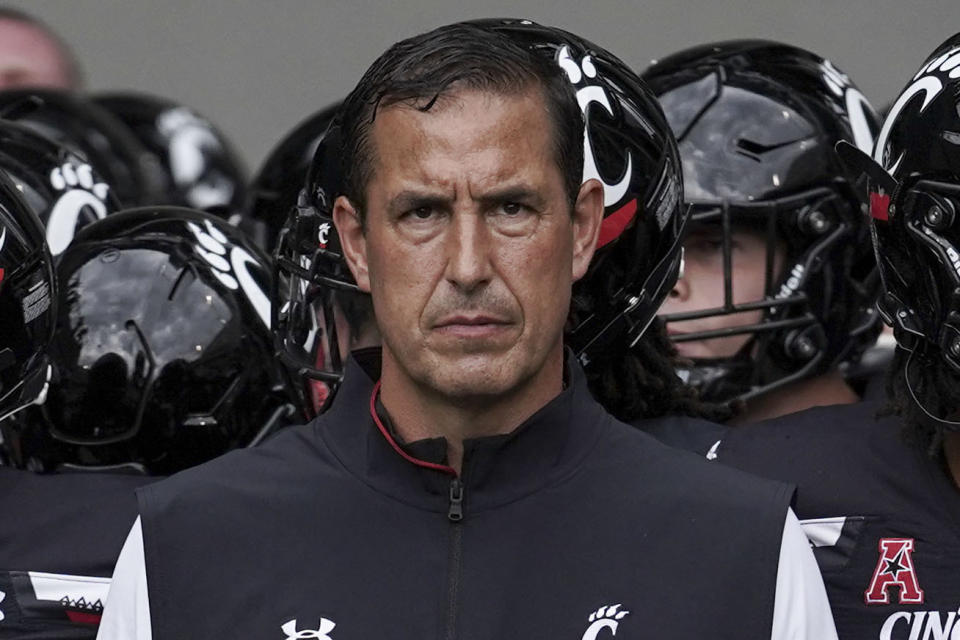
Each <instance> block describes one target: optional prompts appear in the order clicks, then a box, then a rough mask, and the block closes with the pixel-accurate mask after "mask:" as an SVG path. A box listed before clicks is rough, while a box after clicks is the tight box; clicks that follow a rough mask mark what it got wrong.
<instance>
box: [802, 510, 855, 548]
mask: <svg viewBox="0 0 960 640" xmlns="http://www.w3.org/2000/svg"><path fill="white" fill-rule="evenodd" d="M846 523H847V517H846V516H836V517H833V518H815V519H812V520H801V521H800V527H801V528H802V529H803V533H804V534H806V536H807V540H809V541H810V545H811V546H814V547H833V546H836V544H837V542H838V541H839V540H840V535H841V534H842V533H843V526H844V525H845V524H846Z"/></svg>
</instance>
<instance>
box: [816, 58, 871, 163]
mask: <svg viewBox="0 0 960 640" xmlns="http://www.w3.org/2000/svg"><path fill="white" fill-rule="evenodd" d="M821 68H822V70H823V81H824V82H825V83H826V85H827V88H829V89H830V92H831V93H832V94H833V95H835V96H836V97H837V98H839V99H840V100H843V103H844V106H845V109H846V112H847V117H848V118H849V119H850V130H851V132H852V133H853V143H854V144H855V145H857V148H858V149H860V151H863V152H864V153H867V154H869V153H872V152H873V133H872V132H871V131H870V125H869V123H868V122H867V111H868V110H870V103H869V102H867V98H866V97H865V96H864V95H863V94H862V93H860V91H859V90H858V89H857V88H856V87H854V86H853V84H851V83H850V77H849V76H847V74H845V73H843V72H842V71H840V70H839V69H837V68H836V67H835V66H833V63H832V62H830V61H829V60H824V61H823V64H822V65H821Z"/></svg>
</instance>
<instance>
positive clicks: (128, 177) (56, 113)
mask: <svg viewBox="0 0 960 640" xmlns="http://www.w3.org/2000/svg"><path fill="white" fill-rule="evenodd" d="M0 118H5V119H7V120H15V121H16V122H17V123H18V124H21V125H23V126H25V127H28V128H30V129H33V130H34V131H36V132H38V133H40V134H41V135H43V136H46V137H47V138H50V139H51V140H53V141H54V142H56V143H58V144H60V145H61V146H64V147H67V148H69V149H72V150H73V151H74V152H76V153H78V154H79V155H82V156H83V157H84V158H86V160H87V162H88V163H89V164H90V165H91V166H93V168H94V170H95V171H96V173H98V174H100V175H101V176H103V178H104V181H105V182H106V183H107V184H108V185H110V187H111V191H112V192H113V194H114V196H115V197H116V198H117V199H118V200H119V202H120V204H121V205H122V206H124V207H133V206H136V205H138V204H150V203H151V201H152V200H154V199H155V198H156V195H155V194H156V190H157V188H158V185H156V184H154V183H153V182H152V181H151V174H150V173H149V167H150V162H151V159H150V155H149V154H148V153H147V151H146V150H145V149H144V148H143V147H142V146H141V145H140V143H139V142H137V139H136V138H135V137H134V136H133V134H131V133H130V131H129V130H128V129H127V128H126V127H125V126H124V124H123V123H122V122H120V121H119V120H117V119H116V118H114V117H113V116H112V115H110V113H108V112H107V111H105V110H104V109H101V108H100V107H98V106H97V105H95V104H94V103H93V102H91V101H90V100H88V99H86V98H84V97H82V96H81V95H79V94H76V93H72V92H67V91H57V90H53V89H18V90H8V91H0Z"/></svg>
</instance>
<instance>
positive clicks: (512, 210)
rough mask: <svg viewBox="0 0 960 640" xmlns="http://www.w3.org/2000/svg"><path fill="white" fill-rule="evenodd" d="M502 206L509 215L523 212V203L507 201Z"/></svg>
mask: <svg viewBox="0 0 960 640" xmlns="http://www.w3.org/2000/svg"><path fill="white" fill-rule="evenodd" d="M500 208H501V209H502V210H503V212H504V213H505V214H507V215H508V216H515V215H517V214H519V213H522V212H523V205H522V204H520V203H517V202H505V203H504V204H503V205H502V206H501V207H500Z"/></svg>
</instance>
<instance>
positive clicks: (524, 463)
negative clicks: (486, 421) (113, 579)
mask: <svg viewBox="0 0 960 640" xmlns="http://www.w3.org/2000/svg"><path fill="white" fill-rule="evenodd" d="M376 369H377V366H376V365H374V366H372V367H367V371H365V370H364V369H363V368H361V367H360V366H359V365H358V363H357V362H356V361H355V360H352V359H351V361H349V363H348V365H347V370H346V375H345V379H344V382H343V385H342V386H341V389H340V391H339V393H338V396H337V398H336V400H335V402H334V403H333V406H332V407H331V409H330V410H329V411H328V412H327V413H325V414H324V415H323V416H321V417H320V418H318V419H317V420H315V421H314V422H312V423H311V424H309V425H306V426H304V427H297V428H293V429H288V430H286V431H285V432H282V433H280V434H278V435H277V436H276V437H275V438H273V439H272V440H271V441H269V442H267V443H265V445H263V446H262V447H259V448H256V449H252V450H244V451H239V452H234V453H231V454H228V455H226V456H224V457H222V458H220V459H218V460H215V461H213V462H211V463H208V464H206V465H203V466H201V467H198V468H195V469H192V470H189V471H187V472H184V473H181V474H178V475H177V476H174V477H173V478H171V479H169V480H167V481H165V482H162V483H160V484H157V485H152V486H150V487H147V488H145V489H142V490H141V491H139V506H140V514H141V522H142V527H143V544H144V558H145V562H146V574H147V581H148V591H149V598H150V612H151V618H152V627H153V638H154V639H155V640H161V639H168V638H169V639H173V638H176V639H182V638H211V637H229V638H257V639H261V638H267V639H269V638H277V639H279V640H283V639H284V638H296V637H311V638H314V637H316V638H327V637H328V636H327V635H323V633H322V632H324V631H325V632H327V633H328V634H329V638H331V639H332V640H349V639H351V638H394V639H400V638H410V639H414V638H416V639H423V638H439V639H453V638H463V639H478V640H479V639H481V638H482V639H491V638H595V637H603V636H604V635H606V634H609V633H611V632H613V633H615V634H616V635H617V636H618V637H624V638H641V637H658V638H704V637H711V638H769V637H770V630H771V619H772V613H773V606H774V594H775V585H776V574H777V563H778V557H779V551H780V541H781V536H782V532H783V524H784V519H785V516H786V513H787V508H788V505H789V502H790V500H791V496H792V489H791V488H790V487H789V486H788V485H784V484H780V483H773V482H767V481H761V480H758V479H755V478H753V477H751V476H748V475H745V474H742V473H740V472H738V471H735V470H731V469H725V468H722V467H719V466H717V465H710V464H708V463H706V462H704V461H702V460H700V459H697V457H696V456H693V455H691V454H687V453H684V452H680V451H676V450H673V449H670V448H668V447H666V446H664V445H661V444H659V443H657V442H656V441H655V440H653V439H652V438H650V437H648V436H646V435H644V434H642V433H640V432H639V431H637V430H636V429H634V428H632V427H629V426H627V425H624V424H622V423H619V422H617V421H616V420H615V419H614V418H613V417H611V416H610V415H609V414H607V413H606V412H605V411H604V410H603V409H602V408H601V407H600V406H599V405H598V404H597V403H596V402H595V401H594V400H593V399H592V398H591V397H590V395H589V392H588V391H587V388H586V383H585V380H584V376H583V372H582V371H581V370H580V369H579V367H578V365H576V364H575V362H574V361H573V359H572V358H569V357H568V365H567V381H568V386H567V388H566V389H565V390H564V391H563V392H562V393H561V394H560V395H559V396H558V397H557V398H555V399H554V400H553V401H551V402H550V403H548V404H547V405H546V406H545V407H543V408H542V409H541V410H540V411H539V412H538V413H536V414H535V415H534V416H533V417H531V418H530V419H529V420H527V421H526V422H525V423H524V424H522V425H521V426H520V427H519V428H517V429H516V430H514V431H513V432H511V433H510V434H508V435H503V436H495V437H489V438H480V439H475V440H467V441H466V442H465V443H464V456H463V465H462V475H461V476H460V477H457V476H456V474H455V473H453V471H452V469H449V468H448V467H446V466H445V465H444V464H443V463H442V462H439V461H438V460H442V455H443V451H444V450H445V447H443V444H444V443H443V442H442V441H436V440H426V441H420V442H415V443H410V444H408V445H402V444H401V443H399V442H397V440H396V438H394V437H393V436H392V435H391V432H390V429H389V425H388V424H386V422H385V421H384V420H383V419H382V416H378V412H377V394H376V390H377V386H376V384H375V379H376V377H377V375H378V372H377V371H376ZM368 372H369V373H368ZM331 624H335V625H336V628H335V630H333V631H330V629H332V627H330V625H331ZM311 632H313V633H314V634H315V635H310V633H311Z"/></svg>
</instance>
